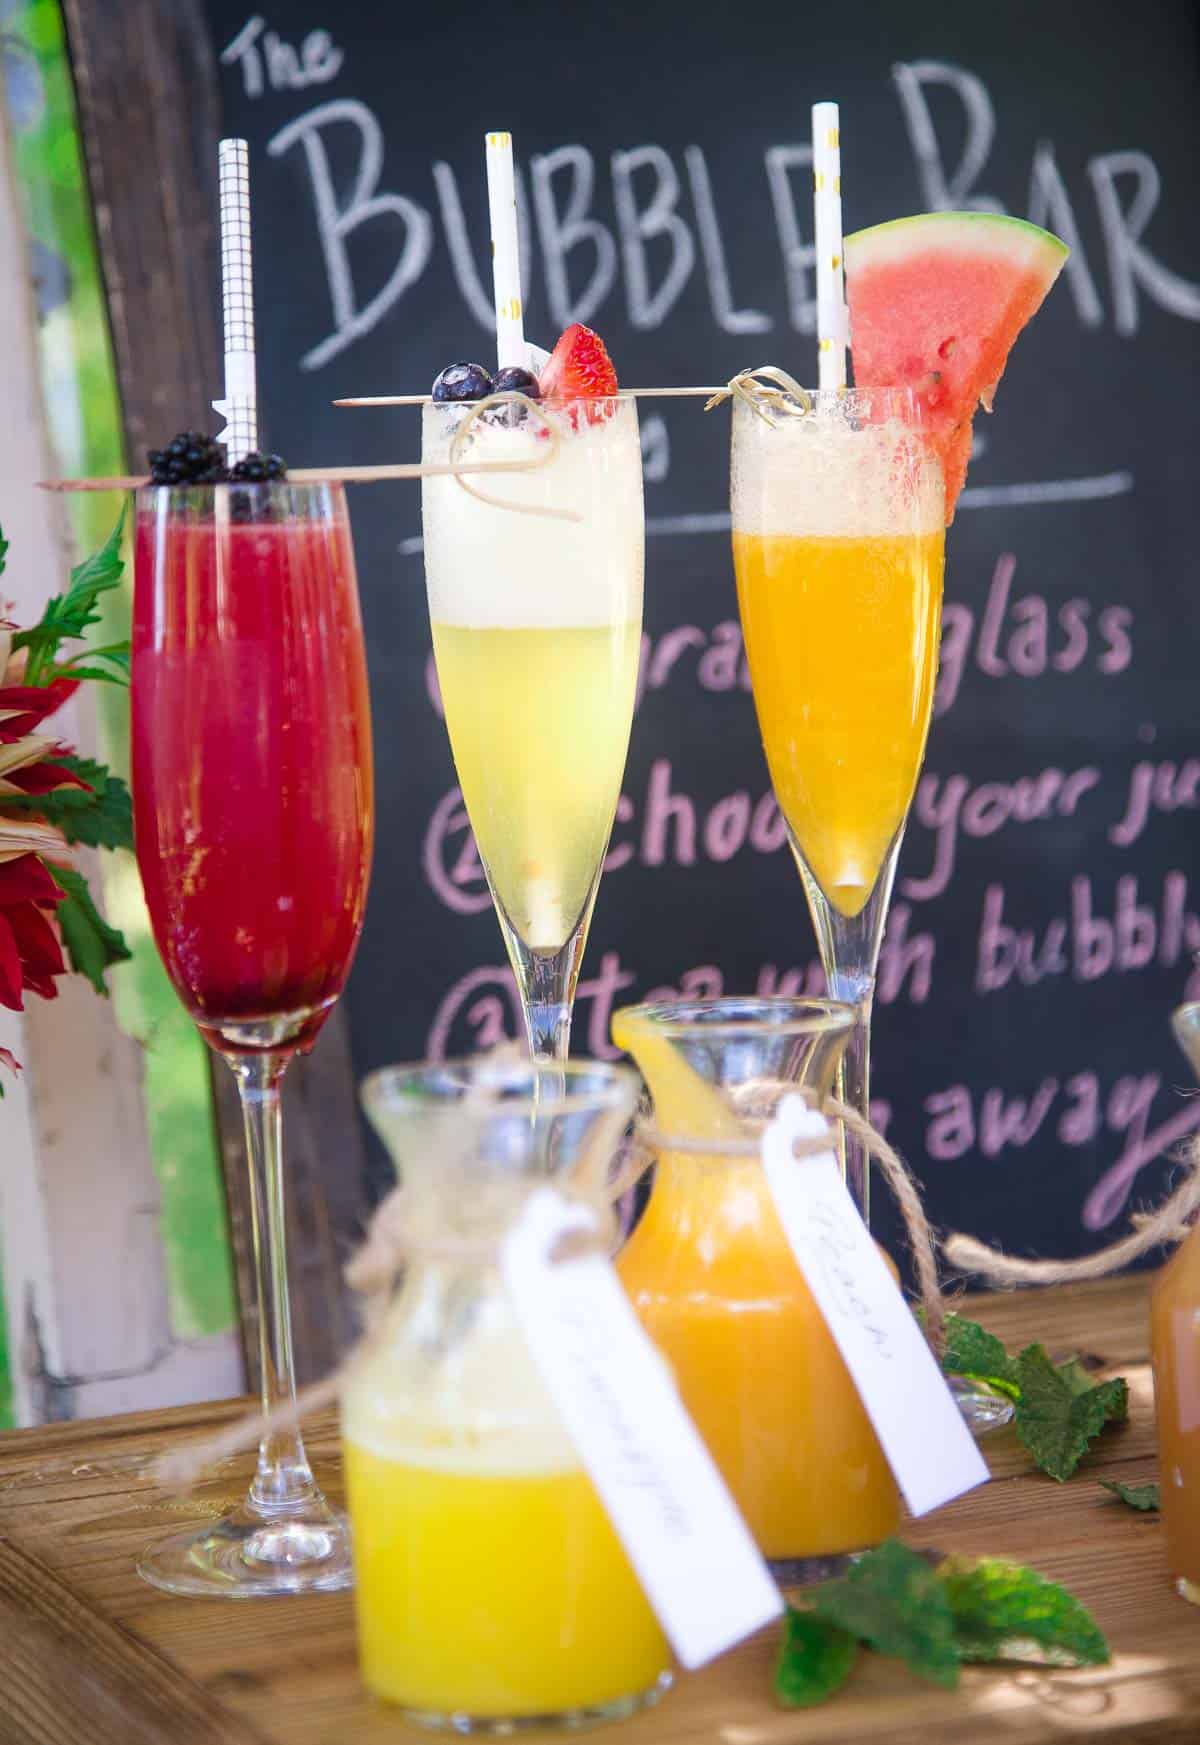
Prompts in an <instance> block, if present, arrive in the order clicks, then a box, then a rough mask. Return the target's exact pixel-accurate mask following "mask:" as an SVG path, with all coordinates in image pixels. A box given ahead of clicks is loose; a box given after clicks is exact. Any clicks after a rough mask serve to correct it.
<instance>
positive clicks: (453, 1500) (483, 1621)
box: [342, 1059, 670, 1732]
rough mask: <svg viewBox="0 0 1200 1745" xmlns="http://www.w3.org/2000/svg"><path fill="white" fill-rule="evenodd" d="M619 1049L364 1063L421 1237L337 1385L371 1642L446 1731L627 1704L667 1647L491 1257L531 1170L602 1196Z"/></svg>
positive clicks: (655, 1676) (538, 1177)
mask: <svg viewBox="0 0 1200 1745" xmlns="http://www.w3.org/2000/svg"><path fill="white" fill-rule="evenodd" d="M635 1094H636V1081H635V1079H634V1076H633V1074H632V1073H630V1072H629V1071H628V1069H625V1068H620V1067H604V1066H589V1065H582V1064H581V1065H570V1066H565V1067H564V1066H546V1067H536V1066H531V1065H520V1066H516V1067H508V1066H499V1065H492V1064H489V1063H488V1062H487V1060H486V1059H483V1060H479V1061H472V1062H464V1063H461V1064H447V1065H443V1066H429V1067H417V1068H412V1069H407V1068H396V1069H387V1070H385V1071H383V1072H377V1073H374V1074H373V1075H372V1076H371V1077H370V1078H369V1079H368V1080H367V1082H366V1084H365V1086H364V1089H363V1100H364V1104H365V1106H366V1109H367V1112H368V1114H369V1116H370V1118H371V1121H372V1122H373V1124H374V1126H375V1128H376V1130H377V1131H378V1133H379V1134H380V1136H381V1138H382V1139H383V1140H384V1143H385V1144H386V1145H387V1147H388V1149H389V1151H390V1152H391V1155H392V1157H393V1160H394V1161H395V1163H396V1165H397V1168H398V1169H399V1170H400V1172H401V1174H402V1178H403V1181H404V1185H405V1192H406V1196H408V1198H409V1200H410V1202H411V1207H410V1209H408V1208H406V1216H405V1222H404V1234H405V1243H406V1250H407V1252H408V1255H409V1258H408V1261H407V1264H406V1267H405V1272H404V1280H403V1284H402V1286H401V1288H400V1290H399V1292H398V1294H397V1296H396V1298H395V1300H394V1302H393V1304H392V1305H391V1308H390V1310H389V1312H388V1316H387V1320H386V1323H385V1326H384V1329H383V1332H382V1335H381V1336H380V1337H379V1338H378V1340H377V1341H376V1342H375V1343H374V1344H373V1347H372V1349H371V1350H370V1352H369V1354H368V1355H367V1356H366V1358H365V1359H363V1360H361V1361H359V1362H358V1363H357V1364H356V1365H355V1367H354V1369H353V1371H352V1374H351V1376H350V1378H349V1380H348V1383H347V1386H346V1388H345V1390H344V1393H343V1398H342V1434H343V1443H344V1452H345V1465H346V1488H347V1496H348V1501H349V1507H350V1517H351V1523H352V1528H353V1541H354V1562H355V1575H356V1594H355V1603H356V1609H357V1620H358V1641H359V1658H360V1664H361V1668H362V1675H363V1678H364V1680H365V1682H366V1684H367V1685H368V1687H369V1688H370V1690H371V1691H372V1692H373V1693H374V1694H375V1695H377V1696H380V1697H382V1698H384V1699H385V1700H387V1701H389V1702H393V1703H396V1704H398V1705H399V1706H400V1707H401V1708H402V1709H404V1710H405V1711H406V1712H407V1713H408V1715H409V1717H410V1718H412V1719H414V1720H418V1721H421V1722H424V1723H425V1724H427V1725H435V1726H442V1727H446V1728H449V1729H453V1730H454V1731H456V1732H469V1731H476V1730H478V1731H483V1732H490V1731H494V1732H500V1731H503V1732H507V1731H511V1730H513V1728H514V1727H517V1726H522V1725H529V1724H534V1723H539V1722H540V1723H543V1724H546V1725H558V1726H575V1725H580V1724H582V1723H584V1722H587V1721H596V1720H605V1719H616V1718H619V1717H622V1716H625V1715H629V1714H632V1713H633V1712H634V1711H635V1710H636V1709H638V1708H640V1707H642V1706H643V1705H644V1704H646V1703H648V1702H650V1701H653V1700H654V1698H655V1697H656V1696H657V1695H658V1694H659V1693H660V1692H661V1691H662V1690H663V1689H664V1688H665V1686H666V1685H667V1683H668V1682H669V1679H670V1672H669V1668H670V1651H669V1649H668V1647H667V1643H666V1640H665V1638H664V1636H663V1634H662V1631H661V1630H660V1628H659V1626H658V1623H657V1621H656V1619H655V1616H654V1613H653V1612H652V1611H651V1609H650V1606H649V1603H648V1602H647V1600H646V1598H645V1596H644V1594H643V1592H642V1589H641V1586H640V1584H639V1582H638V1580H637V1577H636V1575H635V1574H634V1571H633V1569H632V1567H631V1565H630V1563H629V1561H628V1559H627V1557H626V1555H625V1553H624V1551H623V1549H622V1547H621V1545H620V1542H619V1540H618V1539H617V1536H616V1534H615V1532H614V1530H613V1528H612V1526H611V1524H610V1523H609V1520H608V1517H607V1515H606V1514H605V1512H604V1510H603V1508H602V1506H601V1503H600V1499H599V1497H598V1496H597V1494H596V1491H595V1490H594V1488H593V1486H592V1483H591V1480H590V1479H589V1478H588V1476H587V1474H586V1472H585V1471H584V1469H583V1467H582V1466H581V1464H580V1461H579V1458H578V1455H577V1454H576V1452H575V1449H574V1446H573V1445H572V1443H571V1442H570V1440H569V1439H568V1437H567V1434H566V1431H565V1429H564V1428H563V1425H562V1422H561V1420H560V1418H559V1415H558V1413H557V1411H556V1409H555V1406H554V1404H553V1401H552V1400H551V1398H550V1396H549V1394H548V1393H547V1391H546V1389H545V1386H544V1385H543V1383H542V1381H541V1378H540V1376H539V1374H538V1372H537V1370H536V1369H535V1367H534V1363H533V1360H532V1357H531V1356H530V1354H529V1351H528V1348H527V1347H526V1344H525V1341H524V1339H523V1337H522V1335H521V1332H520V1330H519V1327H518V1324H517V1321H516V1318H515V1315H514V1311H513V1308H512V1305H511V1301H510V1299H509V1297H508V1294H507V1291H506V1289H505V1286H504V1283H503V1280H502V1277H501V1273H500V1271H499V1267H498V1265H497V1259H498V1248H499V1244H500V1242H501V1240H502V1238H503V1236H504V1234H505V1232H506V1231H507V1230H508V1229H509V1228H510V1227H511V1225H512V1223H513V1220H514V1219H515V1218H516V1217H517V1216H518V1215H519V1213H520V1210H521V1207H522V1204H523V1203H524V1201H525V1199H526V1198H527V1197H528V1195H529V1193H530V1192H531V1191H532V1189H533V1188H535V1187H537V1186H540V1185H544V1184H545V1182H546V1181H547V1180H550V1181H554V1182H561V1183H564V1184H568V1183H569V1187H570V1191H571V1193H572V1194H573V1195H575V1196H583V1197H585V1198H589V1199H592V1200H594V1203H595V1204H596V1205H597V1206H598V1207H599V1206H602V1205H604V1204H605V1203H606V1200H607V1191H606V1181H607V1171H608V1165H609V1161H610V1159H611V1158H612V1156H613V1155H614V1153H615V1152H616V1150H617V1148H618V1146H619V1144H620V1140H621V1136H622V1133H623V1131H624V1129H625V1126H626V1123H627V1122H628V1119H629V1116H630V1114H631V1113H632V1109H633V1102H634V1097H635Z"/></svg>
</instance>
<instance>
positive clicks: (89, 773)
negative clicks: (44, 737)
mask: <svg viewBox="0 0 1200 1745" xmlns="http://www.w3.org/2000/svg"><path fill="white" fill-rule="evenodd" d="M46 761H47V762H48V763H51V764H61V765H62V766H63V768H64V769H69V770H71V771H73V773H74V774H75V775H77V776H79V777H81V779H82V780H83V781H85V782H87V784H88V786H89V787H90V788H91V789H92V792H91V793H88V792H87V790H86V789H84V788H53V789H51V791H50V793H48V794H6V795H5V796H4V802H3V803H4V809H5V811H19V812H36V813H37V814H38V815H39V817H42V818H45V820H46V822H47V823H48V824H54V825H57V827H58V829H60V830H61V831H62V833H63V835H64V836H65V837H66V839H67V841H68V842H82V843H86V845H87V846H88V847H89V848H132V847H133V806H132V803H131V801H130V797H129V789H128V788H127V787H126V786H125V783H124V782H123V781H122V780H121V779H120V777H119V776H111V775H109V773H108V771H107V769H105V767H104V765H103V764H101V763H92V762H91V761H90V760H89V759H87V758H82V757H75V756H73V755H71V754H66V755H64V756H62V757H52V758H47V759H46Z"/></svg>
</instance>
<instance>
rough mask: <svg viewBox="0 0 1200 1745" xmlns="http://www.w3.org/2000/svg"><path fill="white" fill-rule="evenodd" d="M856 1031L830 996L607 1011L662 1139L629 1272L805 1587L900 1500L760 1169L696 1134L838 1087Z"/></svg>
mask: <svg viewBox="0 0 1200 1745" xmlns="http://www.w3.org/2000/svg"><path fill="white" fill-rule="evenodd" d="M852 1023H853V1015H852V1013H851V1011H850V1009H849V1008H847V1007H844V1006H839V1005H838V1004H836V1003H835V1002H831V1001H820V1000H765V999H764V1000H717V1001H695V1002H678V1003H672V1004H670V1005H666V1004H664V1005H660V1006H642V1007H632V1008H626V1009H625V1010H624V1011H620V1012H617V1013H616V1014H615V1016H614V1018H613V1039H614V1041H616V1043H617V1044H618V1045H619V1046H620V1047H622V1048H626V1049H628V1051H629V1052H630V1054H632V1056H633V1058H634V1059H635V1061H636V1062H637V1064H638V1066H639V1067H640V1068H641V1070H642V1073H643V1076H644V1077H645V1079H646V1082H647V1084H648V1085H649V1088H650V1091H651V1095H652V1097H653V1099H654V1114H655V1125H656V1127H657V1129H658V1131H659V1133H661V1134H663V1135H666V1136H667V1143H666V1144H665V1145H664V1147H663V1148H662V1149H660V1151H659V1154H658V1157H657V1160H656V1167H655V1178H654V1186H653V1190H652V1192H651V1195H650V1200H649V1204H648V1205H647V1207H646V1210H645V1212H644V1214H643V1216H642V1218H641V1220H640V1222H639V1223H638V1224H637V1226H636V1228H635V1229H634V1231H633V1233H632V1235H631V1236H630V1238H629V1240H628V1242H627V1243H626V1245H625V1247H624V1249H623V1251H622V1253H621V1255H620V1256H619V1258H618V1262H617V1270H618V1272H619V1274H620V1276H621V1280H622V1283H623V1284H624V1286H625V1288H626V1290H627V1291H628V1293H629V1295H630V1298H631V1300H632V1302H633V1304H634V1307H635V1308H636V1310H637V1312H638V1314H639V1316H640V1317H641V1320H642V1323H643V1325H644V1326H645V1327H646V1329H647V1331H648V1332H649V1333H650V1335H651V1337H652V1338H653V1339H654V1341H655V1343H656V1344H657V1346H658V1347H659V1349H660V1350H661V1351H662V1353H663V1355H664V1356H665V1357H666V1358H667V1359H668V1361H669V1362H670V1363H671V1365H672V1368H673V1369H674V1372H675V1377H676V1380H677V1382H678V1384H679V1388H680V1392H681V1393H682V1395H683V1399H684V1402H685V1404H686V1405H687V1408H688V1410H689V1412H690V1413H691V1415H692V1418H693V1419H694V1420H695V1423H696V1425H697V1428H698V1429H699V1430H700V1433H701V1434H702V1436H703V1437H704V1439H705V1441H706V1443H707V1444H708V1447H709V1450H710V1452H711V1453H712V1455H713V1458H714V1459H715V1460H716V1462H717V1465H718V1466H719V1467H720V1469H721V1473H722V1475H723V1477H724V1478H725V1481H726V1483H727V1484H728V1486H729V1488H730V1490H731V1491H732V1493H733V1496H734V1498H735V1500H736V1501H737V1503H738V1506H739V1507H740V1509H741V1511H742V1514H743V1515H744V1516H745V1519H746V1522H747V1524H748V1526H749V1527H750V1530H751V1531H752V1533H753V1534H754V1536H755V1539H756V1540H757V1542H758V1545H759V1548H760V1550H761V1551H762V1552H763V1553H764V1554H765V1555H766V1556H767V1557H768V1558H769V1559H771V1561H772V1562H773V1563H775V1564H776V1565H778V1566H779V1568H780V1573H781V1574H783V1575H784V1576H785V1578H791V1579H797V1580H803V1579H808V1578H810V1577H813V1576H816V1575H819V1574H823V1573H825V1572H826V1571H827V1569H828V1560H829V1559H833V1558H837V1557H839V1556H841V1555H843V1554H845V1553H848V1552H852V1551H859V1550H862V1549H864V1548H865V1547H868V1546H870V1545H874V1544H878V1543H879V1541H880V1540H882V1539H885V1538H886V1537H887V1536H888V1535H889V1534H890V1533H892V1532H894V1531H895V1529H896V1526H897V1524H898V1522H899V1519H900V1498H899V1493H898V1491H897V1489H896V1485H895V1481H894V1480H893V1478H892V1475H891V1472H890V1470H889V1468H888V1465H887V1462H886V1461H885V1459H884V1456H883V1451H882V1449H881V1448H880V1446H879V1442H878V1439H877V1438H876V1436H875V1432H874V1430H873V1429H872V1428H871V1424H870V1421H869V1419H868V1418H867V1415H866V1412H865V1411H864V1409H863V1406H862V1403H861V1401H860V1399H859V1396H858V1393H857V1390H856V1389H855V1387H854V1384H853V1382H852V1381H851V1379H850V1375H849V1372H848V1371H847V1369H846V1366H845V1364H844V1363H843V1361H842V1358H841V1355H840V1354H839V1352H838V1349H837V1347H836V1345H835V1344H834V1341H833V1338H832V1335H831V1334H830V1332H829V1330H828V1328H827V1326H826V1324H825V1321H824V1318H823V1317H822V1315H821V1313H820V1311H819V1309H818V1308H817V1305H816V1302H815V1301H814V1299H813V1297H812V1295H811V1293H810V1291H809V1289H808V1287H807V1285H806V1284H805V1282H804V1278H803V1276H802V1274H801V1272H800V1269H799V1267H798V1266H797V1264H796V1261H795V1259H794V1257H793V1255H792V1252H791V1249H790V1247H789V1246H788V1243H787V1238H786V1236H785V1235H784V1231H783V1226H782V1224H781V1223H780V1221H779V1218H778V1215H777V1214H776V1212H775V1208H774V1204H773V1202H772V1199H771V1196H770V1192H769V1189H768V1186H767V1181H766V1176H765V1174H764V1172H763V1169H762V1164H761V1162H760V1160H759V1159H758V1157H757V1156H748V1157H742V1156H734V1157H722V1156H706V1155H703V1154H701V1153H698V1152H696V1151H689V1150H688V1149H687V1144H686V1141H687V1140H691V1141H693V1142H695V1143H697V1144H703V1143H705V1142H708V1143H712V1142H714V1141H716V1142H721V1141H728V1140H738V1141H745V1140H746V1139H747V1137H752V1136H753V1134H754V1133H755V1132H756V1131H757V1130H758V1129H757V1128H756V1127H755V1125H754V1124H753V1123H754V1118H755V1117H756V1116H760V1115H762V1114H765V1113H769V1111H770V1106H771V1104H772V1103H773V1102H777V1101H778V1100H779V1098H780V1097H781V1096H782V1095H783V1094H784V1093H785V1092H787V1091H791V1090H795V1089H796V1088H797V1086H798V1085H800V1086H803V1087H804V1088H806V1089H810V1090H812V1091H813V1092H814V1093H815V1094H816V1095H818V1096H821V1097H823V1096H825V1095H827V1094H828V1091H829V1089H830V1086H831V1084H832V1080H833V1075H834V1072H835V1071H836V1068H837V1063H838V1060H839V1058H840V1055H841V1051H842V1048H843V1047H844V1046H845V1041H846V1038H847V1036H848V1034H849V1031H850V1028H851V1026H852ZM760 1125H761V1123H760ZM679 1141H683V1143H679ZM797 1167H801V1168H802V1167H803V1165H802V1164H798V1165H797Z"/></svg>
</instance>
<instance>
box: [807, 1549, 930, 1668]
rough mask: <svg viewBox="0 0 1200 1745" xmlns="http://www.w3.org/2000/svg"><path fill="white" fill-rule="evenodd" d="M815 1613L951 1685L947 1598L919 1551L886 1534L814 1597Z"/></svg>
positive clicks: (863, 1640) (885, 1652)
mask: <svg viewBox="0 0 1200 1745" xmlns="http://www.w3.org/2000/svg"><path fill="white" fill-rule="evenodd" d="M813 1609H814V1611H815V1612H816V1614H817V1616H818V1617H821V1618H824V1619H826V1620H827V1621H828V1622H829V1623H831V1624H836V1625H838V1626H839V1628H840V1629H842V1630H845V1631H847V1632H849V1634H850V1635H852V1636H856V1637H858V1639H859V1640H860V1641H862V1642H866V1643H868V1644H869V1645H870V1646H871V1647H872V1648H875V1649H877V1650H878V1652H879V1653H880V1654H890V1655H893V1656H895V1657H896V1658H898V1659H900V1660H903V1661H904V1662H905V1664H906V1665H907V1666H908V1667H910V1668H911V1670H912V1671H913V1672H917V1673H920V1675H921V1676H922V1678H928V1679H930V1680H932V1682H933V1683H934V1684H940V1685H944V1686H945V1687H946V1688H947V1689H951V1690H952V1689H953V1688H954V1686H955V1685H956V1684H957V1683H958V1654H957V1652H956V1650H955V1646H954V1619H953V1617H952V1615H951V1611H950V1603H949V1601H948V1600H947V1598H946V1595H945V1593H944V1591H943V1588H942V1584H941V1582H940V1581H939V1580H938V1577H937V1575H936V1574H935V1572H934V1570H933V1569H932V1568H931V1567H930V1565H929V1563H928V1562H927V1561H926V1559H925V1558H924V1557H921V1556H919V1555H918V1554H917V1552H915V1551H910V1550H909V1548H908V1546H907V1545H902V1544H901V1543H900V1541H899V1540H898V1539H888V1540H886V1541H885V1542H884V1544H882V1545H881V1546H879V1548H878V1549H877V1550H875V1551H869V1552H867V1554H866V1556H865V1557H861V1558H860V1559H859V1560H858V1562H857V1563H856V1564H855V1565H854V1567H853V1568H852V1569H851V1570H850V1572H849V1574H847V1575H845V1576H842V1577H840V1578H839V1579H838V1580H837V1581H831V1582H827V1583H826V1584H825V1585H824V1586H823V1587H822V1588H820V1589H819V1590H818V1591H817V1593H816V1595H815V1598H814V1607H813Z"/></svg>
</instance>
